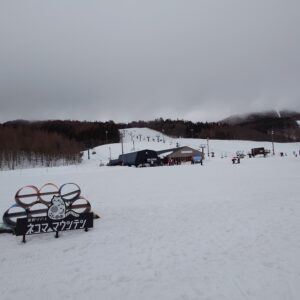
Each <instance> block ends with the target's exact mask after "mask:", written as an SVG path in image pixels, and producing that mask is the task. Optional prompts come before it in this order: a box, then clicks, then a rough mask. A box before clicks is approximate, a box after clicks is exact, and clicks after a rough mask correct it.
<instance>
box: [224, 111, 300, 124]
mask: <svg viewBox="0 0 300 300" xmlns="http://www.w3.org/2000/svg"><path fill="white" fill-rule="evenodd" d="M282 118H290V119H292V120H295V121H297V120H300V113H299V112H295V111H290V110H282V111H275V110H271V111H264V112H255V113H248V114H240V115H233V116H230V117H228V118H226V119H224V120H221V121H220V123H225V124H229V125H241V124H245V123H249V122H257V121H261V120H265V119H282Z"/></svg>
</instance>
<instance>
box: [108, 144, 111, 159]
mask: <svg viewBox="0 0 300 300" xmlns="http://www.w3.org/2000/svg"><path fill="white" fill-rule="evenodd" d="M108 149H109V160H111V147H108Z"/></svg>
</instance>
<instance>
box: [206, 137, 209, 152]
mask: <svg viewBox="0 0 300 300" xmlns="http://www.w3.org/2000/svg"><path fill="white" fill-rule="evenodd" d="M206 142H207V156H208V157H209V138H207V140H206Z"/></svg>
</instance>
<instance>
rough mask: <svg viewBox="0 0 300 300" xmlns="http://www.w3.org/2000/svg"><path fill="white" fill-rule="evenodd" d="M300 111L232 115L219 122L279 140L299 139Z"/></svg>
mask: <svg viewBox="0 0 300 300" xmlns="http://www.w3.org/2000/svg"><path fill="white" fill-rule="evenodd" d="M299 120H300V113H298V112H295V111H289V110H282V111H266V112H260V113H250V114H244V115H234V116H231V117H228V118H226V119H224V120H222V121H220V123H221V124H224V125H229V126H235V127H239V128H241V129H248V130H252V131H256V132H257V136H259V135H261V134H264V135H266V136H270V135H271V134H272V132H273V137H274V138H275V139H276V140H277V141H280V142H284V141H299V140H300V127H299Z"/></svg>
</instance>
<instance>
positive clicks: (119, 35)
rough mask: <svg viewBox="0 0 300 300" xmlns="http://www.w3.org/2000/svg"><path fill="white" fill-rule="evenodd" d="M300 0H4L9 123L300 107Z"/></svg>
mask: <svg viewBox="0 0 300 300" xmlns="http://www.w3.org/2000/svg"><path fill="white" fill-rule="evenodd" d="M299 28H300V2H299V1H297V0H286V1H281V0H227V1H221V0H187V1H179V0H165V1H158V0H153V1H137V0H135V1H134V0H103V1H96V0H90V1H79V0H59V1H58V0H51V1H50V0H44V1H38V0H27V1H17V0H16V1H11V0H2V1H1V2H0V42H1V47H0V66H1V67H0V122H5V121H7V120H12V119H31V120H32V119H35V120H37V119H57V118H61V119H79V120H102V121H105V120H110V119H112V120H115V121H116V122H120V121H131V120H139V119H146V120H149V119H154V118H157V117H164V118H184V119H190V120H193V121H206V120H207V121H219V120H221V119H224V118H226V117H228V116H229V115H232V114H240V113H248V112H252V111H266V110H282V109H290V110H296V111H300V84H299V82H300V80H299V79H300V56H299V53H300V34H299Z"/></svg>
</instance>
